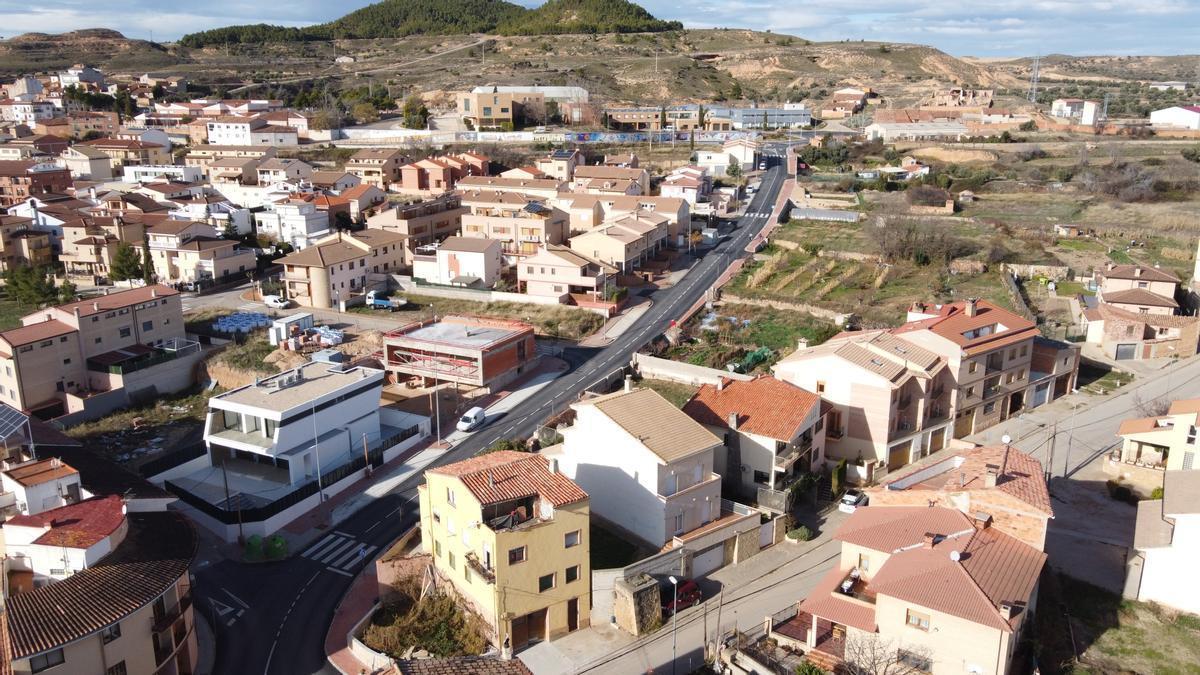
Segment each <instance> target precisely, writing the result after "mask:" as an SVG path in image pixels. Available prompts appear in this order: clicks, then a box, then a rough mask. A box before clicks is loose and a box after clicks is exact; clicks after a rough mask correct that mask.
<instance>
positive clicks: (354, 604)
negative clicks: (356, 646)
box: [325, 561, 395, 675]
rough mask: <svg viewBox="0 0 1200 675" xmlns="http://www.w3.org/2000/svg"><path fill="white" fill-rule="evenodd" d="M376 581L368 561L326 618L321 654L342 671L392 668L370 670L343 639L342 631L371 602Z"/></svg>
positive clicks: (347, 674)
mask: <svg viewBox="0 0 1200 675" xmlns="http://www.w3.org/2000/svg"><path fill="white" fill-rule="evenodd" d="M378 584H379V580H378V578H377V577H376V576H375V565H374V561H372V562H371V563H369V564H368V565H367V566H366V567H365V568H363V571H362V572H360V573H359V575H358V576H357V577H355V579H354V582H353V583H352V584H350V588H349V589H347V590H346V595H344V596H342V601H341V602H339V603H338V606H337V609H336V610H334V612H333V621H332V622H330V624H329V630H328V631H327V632H326V633H325V658H326V659H327V660H328V661H329V663H330V664H332V665H333V667H334V668H336V669H337V670H338V672H340V673H342V675H359V673H364V672H373V673H376V674H377V675H385V674H386V673H394V672H395V669H393V668H387V669H383V670H377V671H371V670H370V667H369V666H368V664H365V663H363V662H362V661H359V660H358V659H357V658H356V657H355V656H354V653H353V652H351V651H350V645H349V644H348V642H349V641H348V640H347V639H346V635H347V634H348V633H349V632H350V629H352V628H354V624H356V623H358V622H359V621H361V620H362V618H363V617H364V616H366V615H367V612H370V611H371V608H372V607H374V606H375V601H376V600H377V599H378V595H379V588H378Z"/></svg>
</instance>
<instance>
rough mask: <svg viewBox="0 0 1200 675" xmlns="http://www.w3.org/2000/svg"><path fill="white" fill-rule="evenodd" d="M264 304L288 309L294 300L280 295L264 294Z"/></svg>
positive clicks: (272, 307) (274, 307)
mask: <svg viewBox="0 0 1200 675" xmlns="http://www.w3.org/2000/svg"><path fill="white" fill-rule="evenodd" d="M263 304H264V305H266V306H267V307H270V308H271V309H287V308H288V307H291V306H292V301H291V300H288V299H287V298H285V297H282V296H279V295H264V296H263Z"/></svg>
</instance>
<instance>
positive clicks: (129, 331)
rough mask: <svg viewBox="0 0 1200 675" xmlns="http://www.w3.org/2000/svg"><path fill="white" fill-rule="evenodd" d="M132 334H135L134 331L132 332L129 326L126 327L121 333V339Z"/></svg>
mask: <svg viewBox="0 0 1200 675" xmlns="http://www.w3.org/2000/svg"><path fill="white" fill-rule="evenodd" d="M132 332H133V331H131V330H130V329H129V326H126V327H124V328H122V329H121V331H120V334H121V337H123V338H127V337H129V335H130V333H132Z"/></svg>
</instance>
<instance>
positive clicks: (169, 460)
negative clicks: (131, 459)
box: [138, 443, 208, 478]
mask: <svg viewBox="0 0 1200 675" xmlns="http://www.w3.org/2000/svg"><path fill="white" fill-rule="evenodd" d="M206 452H208V448H207V446H205V445H204V444H203V443H194V444H192V445H189V446H187V447H183V448H180V449H178V450H173V451H171V452H168V453H164V454H162V455H159V456H158V457H155V458H154V459H152V460H150V461H148V462H146V463H145V464H142V465H141V466H139V467H138V473H140V474H141V475H142V476H143V477H147V478H148V477H150V476H156V475H158V474H160V473H162V472H164V471H166V470H168V469H174V468H175V467H177V466H179V465H180V464H184V463H187V462H190V461H192V460H193V459H196V458H197V457H203V456H204V453H206Z"/></svg>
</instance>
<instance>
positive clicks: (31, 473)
mask: <svg viewBox="0 0 1200 675" xmlns="http://www.w3.org/2000/svg"><path fill="white" fill-rule="evenodd" d="M78 473H79V472H78V471H76V470H75V469H74V468H73V467H71V465H69V464H66V463H64V462H62V461H59V460H57V459H53V458H51V459H42V460H38V461H36V462H26V463H25V464H21V465H19V466H14V467H13V468H11V469H9V470H8V471H5V472H4V475H5V476H8V477H9V478H10V479H11V480H14V481H16V482H17V483H18V484H20V485H24V486H25V487H30V486H33V485H41V484H42V483H49V482H50V481H52V480H58V479H60V478H66V477H67V476H74V475H77V474H78Z"/></svg>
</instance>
